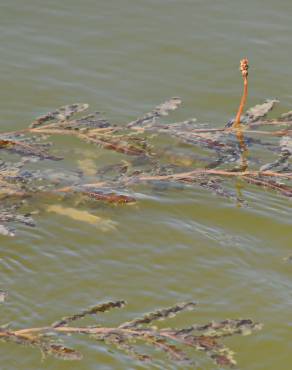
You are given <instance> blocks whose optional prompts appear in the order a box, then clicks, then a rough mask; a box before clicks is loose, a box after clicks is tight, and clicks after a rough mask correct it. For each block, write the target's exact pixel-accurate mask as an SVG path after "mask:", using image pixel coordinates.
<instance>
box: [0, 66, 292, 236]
mask: <svg viewBox="0 0 292 370" xmlns="http://www.w3.org/2000/svg"><path fill="white" fill-rule="evenodd" d="M240 68H241V73H242V77H243V82H244V90H243V95H242V98H241V102H240V105H239V109H238V112H237V115H236V117H235V119H231V120H230V121H229V122H228V123H227V124H226V125H225V126H224V127H221V128H212V127H208V126H207V125H206V124H200V123H198V122H197V121H196V119H189V120H186V121H183V122H176V123H165V122H163V121H162V118H163V117H165V116H167V115H168V114H169V113H170V112H171V111H174V110H176V109H177V108H179V106H180V105H181V103H182V100H181V99H180V98H177V97H175V98H172V99H169V100H167V101H166V102H164V103H162V104H160V105H158V106H157V107H155V108H154V109H153V110H152V111H151V112H149V113H147V114H145V115H144V116H142V117H141V118H138V119H136V120H134V121H132V122H130V123H128V124H124V125H123V124H122V125H116V124H110V123H109V122H108V121H107V120H105V119H104V118H103V117H102V115H101V114H100V113H98V112H95V113H93V114H89V115H85V116H81V117H79V116H80V115H81V114H82V113H83V112H84V111H85V110H87V109H88V105H87V104H73V105H67V106H63V107H61V108H59V109H57V110H55V111H52V112H49V113H47V114H45V115H42V116H40V117H38V118H37V119H36V120H34V121H33V122H32V124H31V125H30V126H29V127H27V128H25V129H22V130H18V131H11V132H2V133H0V152H1V153H5V157H4V156H3V157H2V160H0V204H1V210H0V234H3V235H7V236H9V235H10V236H13V235H14V228H13V227H11V226H10V225H12V224H15V223H24V224H26V225H28V226H34V221H33V219H32V213H35V211H36V210H33V211H32V210H31V208H30V204H31V202H30V201H32V200H33V199H35V198H37V199H41V200H42V201H44V203H45V202H46V200H47V199H50V200H55V201H56V202H57V204H58V207H59V208H58V207H53V208H47V209H48V210H49V209H51V210H52V209H54V210H55V212H56V213H59V214H63V215H64V216H65V215H69V209H71V210H72V207H67V209H66V210H64V209H63V210H62V209H61V208H60V207H61V206H60V201H61V200H62V199H63V198H64V197H66V199H67V198H70V197H81V198H82V199H84V200H85V199H88V200H90V201H92V202H96V201H103V202H107V203H111V204H120V205H121V204H132V203H134V202H136V201H138V200H139V196H137V194H136V193H135V188H136V187H137V185H139V184H142V183H144V184H155V185H157V184H163V185H164V186H167V187H169V186H173V185H176V184H181V185H183V186H191V185H192V186H200V187H202V188H204V189H207V190H210V191H211V192H212V193H215V194H217V195H219V196H223V197H226V198H229V199H231V200H235V201H236V204H239V205H246V203H245V201H244V199H243V198H242V195H241V194H238V193H237V191H236V190H235V191H233V190H230V187H229V188H228V187H227V186H228V185H229V184H230V180H232V179H240V180H241V181H242V182H245V183H247V184H251V185H253V186H257V187H258V188H261V189H266V190H272V191H276V192H278V193H280V194H281V195H283V196H286V197H291V196H292V186H291V180H292V170H291V156H292V138H291V136H292V111H290V112H288V113H284V114H282V115H281V116H280V117H279V118H276V119H275V118H274V119H267V114H268V113H269V112H270V111H271V110H272V109H273V107H274V106H275V104H276V103H278V100H275V99H269V100H266V101H265V102H264V103H263V104H259V105H256V106H255V107H252V108H250V109H248V110H247V112H246V113H245V114H243V113H242V112H243V109H244V105H245V102H246V98H247V83H248V81H247V72H248V61H247V59H243V60H242V61H241V65H240ZM74 115H79V116H77V117H79V118H74ZM263 127H265V130H263V129H262V128H263ZM55 136H71V137H74V138H77V139H79V140H82V141H85V142H87V143H89V144H92V145H96V146H98V147H101V148H103V149H106V150H110V151H113V152H116V153H118V154H119V156H118V155H117V163H116V164H111V165H106V166H104V167H102V168H99V169H98V168H95V163H92V162H90V161H88V160H82V159H80V158H79V159H78V161H77V162H78V163H77V167H76V168H75V170H71V171H69V170H66V168H62V169H61V170H59V171H57V170H56V169H55V170H52V169H51V168H50V165H49V163H50V162H56V161H62V155H64V154H65V151H64V150H60V148H59V152H60V151H61V154H62V155H59V153H56V152H55V151H54V147H52V144H51V143H49V142H47V139H48V137H51V138H52V139H53V138H54V137H55ZM161 137H168V138H169V140H174V141H175V143H176V144H177V145H172V146H171V147H169V146H168V147H165V146H164V147H163V146H162V145H160V142H159V141H158V140H157V138H161ZM182 145H183V146H182ZM56 147H57V146H55V148H56ZM195 147H199V148H200V153H202V151H203V153H205V154H204V155H202V154H197V153H196V152H194V148H195ZM258 148H261V149H262V150H264V151H265V155H261V156H258V155H257V153H258V152H257V149H258ZM62 149H63V148H62ZM252 150H253V151H254V152H252ZM121 155H123V156H125V155H126V156H127V160H124V159H122V160H121V158H120V156H121ZM124 158H125V157H124ZM38 161H42V165H41V166H40V165H39V166H38V167H37V164H35V162H38ZM54 168H56V166H54ZM183 186H180V187H181V188H183ZM24 209H25V212H24ZM84 212H85V211H84ZM71 215H72V214H71ZM72 217H73V216H72ZM74 217H75V218H76V217H79V218H80V217H82V214H81V213H79V215H78V216H77V215H76V214H75V216H74ZM74 217H73V218H74ZM87 219H89V218H88V217H87Z"/></svg>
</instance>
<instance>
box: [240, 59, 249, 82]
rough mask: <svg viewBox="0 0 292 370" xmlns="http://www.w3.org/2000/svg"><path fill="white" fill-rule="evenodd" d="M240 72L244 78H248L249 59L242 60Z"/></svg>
mask: <svg viewBox="0 0 292 370" xmlns="http://www.w3.org/2000/svg"><path fill="white" fill-rule="evenodd" d="M240 70H241V74H242V77H243V78H245V77H247V76H248V59H247V58H244V59H241V61H240Z"/></svg>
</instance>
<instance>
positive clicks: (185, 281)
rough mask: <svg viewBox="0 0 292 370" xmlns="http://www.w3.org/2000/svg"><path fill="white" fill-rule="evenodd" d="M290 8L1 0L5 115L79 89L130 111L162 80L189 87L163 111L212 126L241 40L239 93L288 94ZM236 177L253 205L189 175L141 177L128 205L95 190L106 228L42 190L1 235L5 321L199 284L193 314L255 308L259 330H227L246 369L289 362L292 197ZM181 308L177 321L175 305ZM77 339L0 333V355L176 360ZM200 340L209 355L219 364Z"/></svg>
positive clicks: (153, 297)
mask: <svg viewBox="0 0 292 370" xmlns="http://www.w3.org/2000/svg"><path fill="white" fill-rule="evenodd" d="M291 10H292V5H291V2H290V1H288V0H279V1H277V2H274V1H271V0H266V1H265V2H263V1H259V0H256V1H245V2H239V1H237V2H234V1H231V0H223V1H220V2H219V1H217V2H213V1H196V0H193V1H192V0H155V1H152V0H148V1H147V0H138V1H137V0H136V1H135V0H119V1H118V0H108V1H105V0H98V1H94V0H83V1H78V0H70V1H69V0H62V1H56V0H51V1H47V2H45V1H36V0H27V1H25V2H24V1H21V0H10V1H5V0H2V2H1V4H0V54H1V60H0V79H1V90H0V112H1V117H0V123H1V130H2V129H3V130H7V129H17V128H22V127H26V125H27V124H28V123H29V122H31V121H32V120H33V119H34V117H36V116H37V115H39V114H41V113H43V112H46V111H49V110H51V109H54V108H56V107H58V106H61V105H64V104H69V103H74V102H88V103H90V105H91V107H92V109H94V110H100V111H103V112H106V115H107V117H108V118H109V120H111V121H115V122H118V123H123V122H129V121H131V120H133V119H134V118H136V117H137V116H139V115H142V114H143V113H145V112H147V111H149V110H151V109H152V107H153V106H155V105H157V104H158V103H160V102H162V101H164V100H165V99H166V98H168V97H171V96H180V97H181V98H182V99H183V101H184V106H183V109H181V110H179V111H178V112H177V113H175V114H173V116H172V119H174V120H178V121H179V120H184V119H187V118H189V117H197V118H198V119H199V120H200V121H202V122H210V123H212V124H213V125H214V126H218V127H219V126H222V125H223V124H224V123H225V122H226V121H227V120H228V119H229V118H230V116H233V115H234V111H235V110H236V107H237V104H238V99H239V96H240V93H241V87H240V83H241V80H240V76H239V73H238V61H239V59H240V58H241V57H243V56H248V57H249V58H250V62H251V73H250V85H251V87H250V96H249V101H248V104H249V105H253V104H255V103H258V102H261V101H262V100H263V99H265V98H268V97H278V98H279V99H280V100H281V106H280V109H281V110H283V111H287V110H291V104H292V73H291V58H292V49H291V32H292V25H291ZM68 143H69V142H68V139H66V138H63V139H59V140H58V142H57V145H58V148H59V149H60V150H61V148H62V147H63V148H65V149H64V150H65V153H67V155H71V154H72V158H75V159H76V162H77V160H78V158H79V157H80V158H83V159H84V158H85V159H86V158H87V159H88V158H91V159H93V160H94V161H95V164H96V166H101V165H104V164H105V163H107V161H113V160H114V159H115V158H116V159H117V161H118V160H120V159H121V158H122V159H124V158H125V157H123V156H122V155H118V154H116V155H115V154H113V153H110V152H107V151H104V150H99V149H97V148H95V147H91V146H87V145H84V144H80V143H78V142H77V141H75V140H74V141H70V143H72V144H73V143H74V147H73V145H72V146H71V148H70V149H68V147H69V146H68ZM64 163H65V165H67V162H64ZM70 165H71V164H70V163H69V162H68V166H70ZM242 191H243V196H244V198H245V199H246V200H247V201H248V203H249V207H248V208H238V207H237V206H236V204H235V203H234V202H232V201H228V200H225V199H223V198H222V199H221V198H218V197H216V196H215V195H212V194H211V193H210V192H208V191H204V190H202V189H200V188H197V187H193V188H189V189H186V190H183V191H182V190H180V189H169V190H164V191H162V190H159V189H153V188H151V187H149V188H144V189H143V193H144V194H146V195H148V196H147V197H144V199H141V200H140V201H139V202H138V204H137V205H135V206H129V207H114V206H107V205H104V204H95V205H94V206H92V207H93V209H91V211H94V214H95V215H98V216H100V217H103V218H105V217H106V218H109V219H111V220H112V221H113V222H114V223H115V229H113V230H108V231H104V230H102V229H101V228H99V227H98V226H94V225H91V224H88V223H81V222H78V221H74V220H71V219H69V218H66V217H63V216H61V215H56V214H55V213H53V212H46V207H45V206H44V205H43V204H36V205H35V206H36V207H37V208H39V210H40V213H39V215H37V216H36V220H37V227H36V228H34V229H31V228H27V227H24V226H23V227H20V228H19V229H18V234H17V236H16V237H15V238H12V239H9V238H5V237H0V243H1V259H0V263H1V270H0V274H1V275H0V276H1V288H3V289H5V290H7V291H8V292H9V299H8V301H7V303H6V304H5V305H4V306H3V305H2V306H1V323H6V322H10V321H11V322H13V325H15V327H26V326H37V325H46V324H48V323H51V322H53V321H55V320H56V319H59V318H60V317H62V316H63V315H66V314H69V313H72V312H75V311H76V309H77V310H78V309H80V308H83V307H86V306H88V305H91V304H94V303H95V302H97V301H99V300H105V299H108V298H122V299H126V300H127V301H128V302H129V306H128V308H127V309H126V310H124V311H120V312H119V314H116V313H115V314H114V315H113V317H114V320H120V321H122V320H128V319H129V318H130V317H132V316H133V317H134V316H136V315H137V314H138V313H140V312H147V311H148V310H151V309H153V308H157V307H163V306H169V305H171V304H173V303H175V302H179V301H185V300H195V301H197V302H198V303H199V305H198V308H197V311H195V312H194V314H193V315H187V318H186V320H188V322H187V324H189V323H190V322H192V321H198V322H208V321H210V320H213V319H214V320H217V319H224V318H237V317H250V318H253V319H255V320H258V321H261V322H262V323H264V329H263V330H262V331H261V332H258V333H256V334H255V335H252V336H250V337H246V338H245V337H236V338H234V339H233V338H232V339H229V340H226V344H227V345H229V346H230V347H231V348H232V349H234V350H235V351H237V352H238V354H237V356H236V358H237V360H238V363H239V367H240V368H241V369H249V370H251V369H264V370H274V369H281V370H288V369H290V368H291V358H290V352H291V325H292V321H291V304H292V296H291V278H292V267H291V264H287V263H284V262H283V258H284V257H285V256H287V255H289V254H291V245H292V244H291V237H292V231H291V202H290V201H289V200H287V199H284V198H283V197H282V196H280V195H277V194H275V193H272V192H269V191H267V192H265V191H261V190H259V189H255V188H253V187H246V186H245V187H244V189H243V190H242ZM67 206H71V207H74V204H70V202H68V204H67ZM111 317H112V316H111V315H108V316H104V318H103V320H104V321H102V322H103V323H105V324H108V323H109V324H111V323H113V321H112V319H111ZM106 320H108V321H106ZM175 323H176V324H186V322H185V321H184V318H183V316H182V317H181V318H180V319H179V320H177V321H175ZM71 344H74V345H75V347H76V348H78V349H80V350H81V351H82V352H83V354H84V360H82V362H81V363H80V362H77V363H73V362H61V361H57V360H54V359H47V360H45V361H44V362H41V357H40V355H39V353H38V352H37V350H34V349H30V348H23V347H20V346H15V345H12V344H11V345H10V344H6V343H2V344H1V349H0V351H1V364H2V365H1V368H2V369H3V370H4V369H5V370H8V369H9V370H10V369H11V370H12V369H18V370H20V369H24V370H28V369H29V370H34V369H35V370H37V369H58V370H65V369H68V370H69V369H70V370H74V369H119V370H120V369H142V368H145V369H152V368H161V369H179V368H183V367H179V366H176V365H173V364H171V363H170V362H168V361H167V360H165V362H163V363H162V365H161V363H160V365H157V367H155V366H154V365H143V366H142V365H139V364H138V363H135V362H132V361H131V360H129V358H128V357H126V356H124V355H122V354H119V353H113V352H111V351H108V348H107V347H103V346H97V345H96V343H94V342H92V341H86V339H85V338H82V337H81V338H80V337H78V338H76V339H73V338H72V340H71ZM196 356H198V363H201V364H203V365H202V366H203V368H204V369H211V368H212V369H213V368H215V366H214V365H213V364H212V363H211V362H210V361H209V360H206V359H205V358H204V356H202V354H196V353H195V357H196Z"/></svg>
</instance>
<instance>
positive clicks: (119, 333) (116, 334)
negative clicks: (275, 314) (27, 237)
mask: <svg viewBox="0 0 292 370" xmlns="http://www.w3.org/2000/svg"><path fill="white" fill-rule="evenodd" d="M125 305H126V302H125V301H123V300H119V301H109V302H105V303H100V304H97V305H96V306H93V307H90V308H88V309H85V310H83V311H81V312H79V313H77V314H74V315H71V316H67V317H64V318H62V319H61V320H59V321H56V322H55V323H53V324H51V325H48V326H44V327H34V328H26V329H20V330H19V329H18V330H15V329H12V328H11V326H10V325H8V326H7V325H4V326H2V327H1V328H0V339H1V340H2V341H6V342H12V343H16V344H21V345H26V346H30V347H35V348H38V349H39V350H40V351H41V353H42V355H43V357H46V356H53V357H55V358H58V359H62V360H81V359H82V354H81V353H80V352H78V351H76V350H75V349H72V348H69V347H67V346H65V345H64V343H63V340H62V338H64V337H65V336H67V337H68V336H70V335H73V334H79V335H83V336H84V335H86V336H87V337H89V338H90V339H92V340H93V341H97V342H102V343H104V344H106V345H107V346H109V347H111V348H116V349H118V350H120V351H124V352H125V353H126V354H127V355H129V356H130V357H132V358H134V359H135V360H139V361H143V362H145V361H146V362H150V361H154V358H153V355H154V354H153V351H151V348H152V349H157V350H159V351H162V352H164V353H165V354H166V355H167V356H168V357H169V358H170V359H171V360H172V361H174V362H178V363H183V364H184V366H191V365H194V360H193V359H192V358H191V357H190V354H189V353H188V352H186V351H185V350H184V349H183V348H184V347H185V348H186V349H187V348H189V349H195V350H197V351H201V352H204V353H206V354H207V355H208V356H209V357H210V358H211V359H212V360H213V361H214V362H215V364H217V365H219V366H225V367H228V368H229V367H233V366H234V365H236V361H235V359H234V356H233V355H234V353H233V352H232V351H231V350H230V349H229V348H228V347H226V346H225V345H224V344H223V343H222V341H223V340H224V338H227V337H230V336H233V335H236V334H238V335H249V334H251V332H252V331H254V330H259V329H261V327H262V325H261V324H259V323H256V322H253V321H252V320H249V319H239V320H224V321H220V322H213V321H212V322H210V323H207V324H204V325H201V324H200V325H199V324H195V325H191V326H189V327H186V328H180V329H177V328H175V329H174V328H169V327H167V328H160V327H157V326H154V324H153V323H154V322H155V321H163V320H168V319H170V318H173V317H175V316H176V315H177V314H178V313H181V312H183V311H186V310H188V311H189V310H193V309H195V308H196V303H194V302H186V303H179V304H176V305H174V306H172V307H169V308H165V309H158V310H156V311H153V312H150V313H147V314H145V315H142V316H141V317H138V318H136V319H133V320H131V321H128V322H123V323H122V324H120V325H118V326H117V327H102V326H100V325H96V324H95V325H90V326H71V325H72V323H73V322H75V321H78V320H81V319H83V318H84V317H85V316H98V315H99V314H101V313H104V312H107V311H109V310H112V309H114V308H122V307H124V306H125ZM145 344H146V345H147V347H146V348H145ZM149 348H150V351H149ZM143 350H144V351H146V350H147V351H146V352H147V353H143V352H141V351H143Z"/></svg>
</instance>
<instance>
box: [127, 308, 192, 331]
mask: <svg viewBox="0 0 292 370" xmlns="http://www.w3.org/2000/svg"><path fill="white" fill-rule="evenodd" d="M195 306H196V303H194V302H187V303H178V304H176V305H175V306H172V307H169V308H164V309H161V310H157V311H154V312H150V313H148V314H146V315H144V316H142V317H139V318H137V319H135V320H132V321H129V322H125V323H124V324H122V325H120V328H123V329H125V328H135V327H139V326H140V325H145V324H150V323H152V322H153V321H156V320H166V319H169V318H172V317H174V316H176V315H177V314H178V313H179V312H182V311H186V310H192V309H194V308H195Z"/></svg>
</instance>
